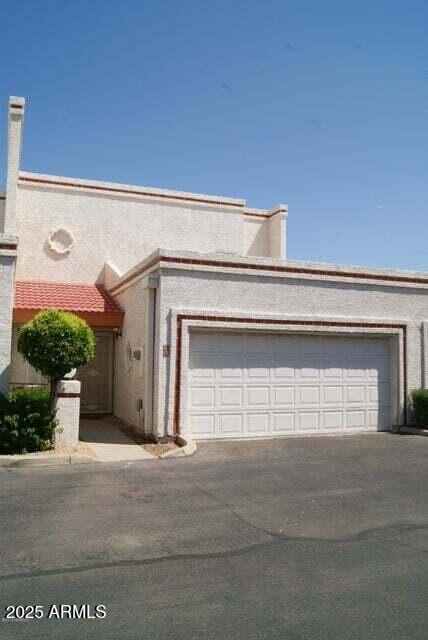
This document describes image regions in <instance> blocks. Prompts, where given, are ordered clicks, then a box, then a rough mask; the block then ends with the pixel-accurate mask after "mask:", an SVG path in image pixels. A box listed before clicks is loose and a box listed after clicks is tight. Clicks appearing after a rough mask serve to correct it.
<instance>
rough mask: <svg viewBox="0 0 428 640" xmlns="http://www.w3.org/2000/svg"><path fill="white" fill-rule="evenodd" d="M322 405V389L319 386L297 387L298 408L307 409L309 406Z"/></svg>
mask: <svg viewBox="0 0 428 640" xmlns="http://www.w3.org/2000/svg"><path fill="white" fill-rule="evenodd" d="M319 403H320V388H319V387H318V386H307V385H305V386H303V385H299V386H298V387H297V406H298V407H305V406H308V405H312V406H313V405H317V406H318V405H319Z"/></svg>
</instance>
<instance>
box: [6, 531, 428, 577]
mask: <svg viewBox="0 0 428 640" xmlns="http://www.w3.org/2000/svg"><path fill="white" fill-rule="evenodd" d="M420 530H422V531H425V530H428V524H420V525H417V524H411V523H400V524H395V525H387V526H385V527H378V528H375V529H366V530H364V531H360V532H358V533H357V534H354V535H351V536H346V537H343V538H316V537H313V538H311V537H304V536H295V537H291V536H287V535H285V534H276V535H271V538H270V540H267V541H265V542H259V543H255V544H252V545H246V546H243V547H239V548H237V549H228V550H225V551H212V552H209V553H176V554H167V555H164V556H156V557H154V558H134V559H129V560H115V561H111V562H99V563H94V564H85V565H81V566H77V567H57V568H52V569H39V570H34V571H25V572H21V573H10V574H4V575H3V576H0V582H6V581H9V580H19V579H28V578H44V577H47V576H59V575H64V574H73V573H84V572H88V571H97V570H100V569H112V568H117V567H141V566H150V565H156V564H163V563H169V562H180V561H186V560H198V561H201V560H222V559H226V558H234V557H239V556H244V555H247V554H249V553H254V552H257V551H263V550H266V549H269V548H273V547H281V546H285V545H288V544H292V543H297V544H308V543H310V544H311V543H312V544H320V543H323V544H338V543H339V544H355V543H359V542H366V541H370V540H373V541H376V542H378V543H385V542H388V543H391V544H397V545H400V546H403V547H407V548H409V549H412V550H413V551H416V552H418V553H424V554H426V553H428V551H427V550H425V549H420V548H418V547H413V546H412V545H408V544H405V543H401V542H398V541H397V540H392V539H391V538H385V537H378V536H376V535H375V534H376V533H380V532H385V531H395V532H397V533H398V534H399V533H403V532H409V531H420Z"/></svg>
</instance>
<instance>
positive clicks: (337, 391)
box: [322, 384, 343, 405]
mask: <svg viewBox="0 0 428 640" xmlns="http://www.w3.org/2000/svg"><path fill="white" fill-rule="evenodd" d="M322 401H323V404H324V405H332V404H342V403H343V387H342V385H331V384H327V385H324V386H323V387H322Z"/></svg>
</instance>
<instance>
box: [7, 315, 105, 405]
mask: <svg viewBox="0 0 428 640" xmlns="http://www.w3.org/2000/svg"><path fill="white" fill-rule="evenodd" d="M18 351H19V352H20V353H21V354H22V355H23V357H24V358H25V360H27V362H29V363H30V365H31V366H32V367H34V369H36V371H38V372H39V373H41V374H42V375H43V376H44V377H45V378H48V379H49V381H50V387H51V396H50V397H51V406H52V407H53V403H54V400H55V392H56V387H57V384H58V381H59V380H61V378H63V377H64V376H65V375H66V374H67V373H69V372H70V371H71V370H72V369H75V368H76V367H81V366H82V365H84V364H86V363H87V362H89V360H91V358H93V357H94V354H95V338H94V334H93V332H92V329H91V328H90V327H89V326H88V325H87V323H86V322H85V321H84V320H81V319H80V318H78V317H77V316H76V315H74V314H73V313H67V312H65V311H58V310H57V309H47V310H46V311H40V313H38V314H37V315H36V316H35V317H34V318H33V320H30V322H27V324H25V325H24V326H23V327H21V329H20V330H19V334H18Z"/></svg>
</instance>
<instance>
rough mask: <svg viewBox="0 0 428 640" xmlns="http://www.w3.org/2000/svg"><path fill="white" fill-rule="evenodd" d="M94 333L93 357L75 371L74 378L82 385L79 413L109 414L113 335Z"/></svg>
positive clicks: (110, 409) (110, 408) (110, 407)
mask: <svg viewBox="0 0 428 640" xmlns="http://www.w3.org/2000/svg"><path fill="white" fill-rule="evenodd" d="M94 333H95V341H96V346H95V356H94V358H92V360H91V361H90V362H88V364H86V365H85V366H84V367H80V368H79V369H78V370H77V374H76V378H77V379H78V380H80V382H81V383H82V390H81V399H80V412H81V413H111V411H112V406H111V404H112V403H111V398H112V381H113V334H112V333H110V332H107V331H105V332H101V331H100V332H94Z"/></svg>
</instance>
